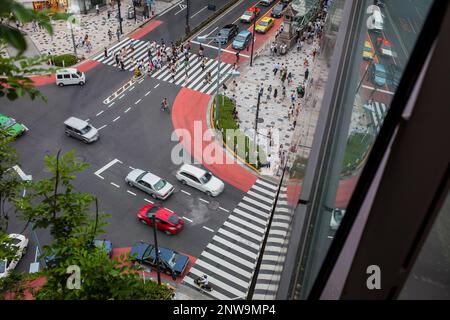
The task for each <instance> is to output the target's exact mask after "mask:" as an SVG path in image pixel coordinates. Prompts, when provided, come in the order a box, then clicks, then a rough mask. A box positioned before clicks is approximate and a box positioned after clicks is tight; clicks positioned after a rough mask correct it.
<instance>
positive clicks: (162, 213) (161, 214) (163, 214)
mask: <svg viewBox="0 0 450 320" xmlns="http://www.w3.org/2000/svg"><path fill="white" fill-rule="evenodd" d="M174 215H175V213H173V212H170V211H169V210H167V209H166V208H164V207H159V209H158V211H156V218H158V219H161V220H164V221H166V222H170V221H169V218H170V217H171V216H174Z"/></svg>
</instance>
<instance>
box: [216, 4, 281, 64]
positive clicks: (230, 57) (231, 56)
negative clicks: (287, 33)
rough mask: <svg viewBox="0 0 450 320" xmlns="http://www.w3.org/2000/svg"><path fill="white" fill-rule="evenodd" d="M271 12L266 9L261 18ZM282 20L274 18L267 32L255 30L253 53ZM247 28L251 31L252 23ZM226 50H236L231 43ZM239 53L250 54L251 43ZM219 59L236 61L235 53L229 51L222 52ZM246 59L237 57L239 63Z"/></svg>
mask: <svg viewBox="0 0 450 320" xmlns="http://www.w3.org/2000/svg"><path fill="white" fill-rule="evenodd" d="M271 12H272V10H269V11H267V13H266V14H264V15H263V16H262V17H261V18H263V17H270V13H271ZM273 19H275V18H273ZM283 20H284V18H280V19H275V23H274V26H273V27H272V28H271V29H270V30H269V31H268V32H267V33H257V32H256V36H255V39H256V41H255V46H254V50H253V53H254V54H256V52H257V51H258V49H259V48H261V47H262V46H263V45H264V44H265V43H266V42H267V40H269V39H270V38H272V35H273V33H274V32H276V30H277V29H278V28H279V27H280V25H281V24H282V23H283ZM258 21H259V19H258ZM247 30H248V31H250V32H252V33H253V23H251V24H250V27H248V29H247ZM226 50H229V51H233V52H236V50H234V49H233V47H232V45H231V44H230V45H229V46H228V47H227V48H226ZM241 53H243V54H246V55H250V54H251V44H250V45H249V46H248V50H242V51H241ZM221 59H222V61H223V62H226V63H230V64H233V63H235V62H236V54H235V53H229V52H223V53H222V55H221ZM248 59H250V58H246V57H244V56H242V55H241V56H240V57H239V64H241V63H242V62H245V61H247V60H248Z"/></svg>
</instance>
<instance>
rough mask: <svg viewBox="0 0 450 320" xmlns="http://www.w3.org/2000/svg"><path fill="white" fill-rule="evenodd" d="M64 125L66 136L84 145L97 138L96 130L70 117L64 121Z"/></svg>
mask: <svg viewBox="0 0 450 320" xmlns="http://www.w3.org/2000/svg"><path fill="white" fill-rule="evenodd" d="M64 125H65V129H64V132H65V133H66V135H67V136H69V137H74V138H76V139H79V140H81V141H83V142H84V143H91V142H94V141H97V140H98V138H99V133H98V130H97V129H95V128H94V127H93V126H92V125H91V124H89V123H88V122H86V121H84V120H81V119H78V118H75V117H70V118H68V119H67V120H66V121H64Z"/></svg>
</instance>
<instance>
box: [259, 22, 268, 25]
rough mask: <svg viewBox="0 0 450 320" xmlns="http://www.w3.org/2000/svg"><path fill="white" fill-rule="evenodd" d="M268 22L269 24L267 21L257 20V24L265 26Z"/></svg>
mask: <svg viewBox="0 0 450 320" xmlns="http://www.w3.org/2000/svg"><path fill="white" fill-rule="evenodd" d="M268 24H269V22H268V21H260V22H259V25H261V26H267V25H268Z"/></svg>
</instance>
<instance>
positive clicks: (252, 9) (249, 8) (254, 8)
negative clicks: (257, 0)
mask: <svg viewBox="0 0 450 320" xmlns="http://www.w3.org/2000/svg"><path fill="white" fill-rule="evenodd" d="M255 10H256V11H258V10H259V8H258V7H248V8H247V10H245V11H255Z"/></svg>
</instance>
